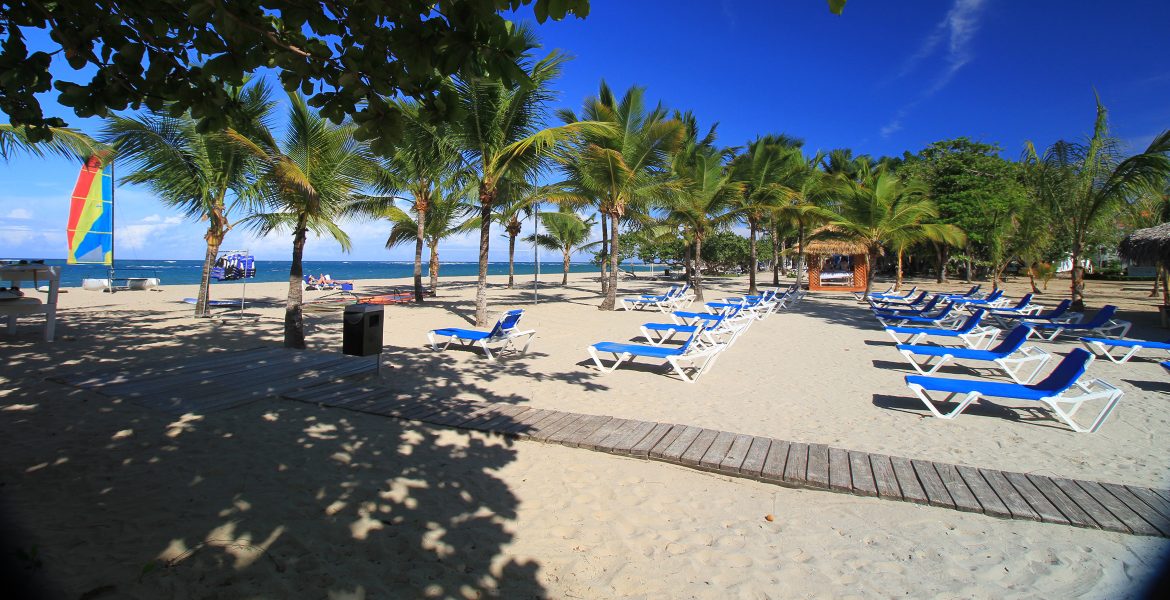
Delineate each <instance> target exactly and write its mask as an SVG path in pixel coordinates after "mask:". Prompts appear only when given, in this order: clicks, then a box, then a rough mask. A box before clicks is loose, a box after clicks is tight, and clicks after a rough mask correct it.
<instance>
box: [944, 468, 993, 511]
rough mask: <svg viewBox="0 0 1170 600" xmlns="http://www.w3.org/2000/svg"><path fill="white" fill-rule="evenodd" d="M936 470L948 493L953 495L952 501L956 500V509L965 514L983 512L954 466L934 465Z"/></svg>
mask: <svg viewBox="0 0 1170 600" xmlns="http://www.w3.org/2000/svg"><path fill="white" fill-rule="evenodd" d="M934 469H935V472H937V473H938V477H939V479H941V480H942V482H943V485H945V486H946V488H947V493H948V494H950V495H951V500H954V502H955V508H956V509H958V510H961V511H963V512H983V507H982V506H980V505H979V500H978V499H977V498H976V497H975V494H974V493H972V492H971V488H969V487H967V484H966V483H964V482H963V478H962V477H961V476H960V475H959V470H958V469H956V468H955V466H954V465H948V464H945V463H934Z"/></svg>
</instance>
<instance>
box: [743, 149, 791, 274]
mask: <svg viewBox="0 0 1170 600" xmlns="http://www.w3.org/2000/svg"><path fill="white" fill-rule="evenodd" d="M798 144H799V142H798ZM804 164H805V162H804V157H803V156H801V154H800V148H799V145H797V146H796V147H795V148H794V147H792V146H786V145H783V144H781V143H780V138H779V137H778V136H774V135H769V136H764V137H759V138H756V139H755V140H754V141H753V142H751V143H749V144H748V146H747V151H746V152H744V153H743V154H740V155H738V156H736V157H735V158H734V159H732V161H731V165H730V168H731V176H732V179H733V180H735V181H736V182H738V183H739V184H740V186H741V189H742V193H741V194H740V195H739V196H738V197H737V198H735V211H736V213H737V214H738V215H739V216H740V218H741V219H742V220H743V221H745V222H746V223H747V225H748V243H749V244H750V256H751V259H750V263H751V272H750V273H749V274H748V293H749V294H756V293H758V290H757V289H756V272H757V271H758V270H759V267H758V265H759V252H758V250H757V249H756V236H757V235H758V234H759V232H760V229H761V227H763V226H764V225H765V224H766V223H767V222H769V220H770V219H769V218H770V217H772V216H773V215H774V214H775V213H776V212H777V211H778V210H779V209H780V208H781V207H782V206H783V205H785V204H787V203H788V202H789V201H790V200H791V199H792V198H794V197H796V195H797V192H796V191H795V190H793V189H792V188H791V187H789V186H788V183H790V181H791V179H792V172H793V171H794V170H797V171H803V167H804ZM776 254H778V252H776V248H775V247H773V255H776ZM775 258H776V256H773V259H775Z"/></svg>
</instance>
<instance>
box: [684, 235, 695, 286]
mask: <svg viewBox="0 0 1170 600" xmlns="http://www.w3.org/2000/svg"><path fill="white" fill-rule="evenodd" d="M694 250H695V247H694V244H687V245H685V246H683V279H685V280H686V282H687V283H688V284H690V285H691V287H695V267H694V264H693V263H692V261H691V254H693V253H694Z"/></svg>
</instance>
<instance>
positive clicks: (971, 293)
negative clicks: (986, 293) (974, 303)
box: [963, 284, 983, 296]
mask: <svg viewBox="0 0 1170 600" xmlns="http://www.w3.org/2000/svg"><path fill="white" fill-rule="evenodd" d="M981 287H983V285H982V284H977V285H973V286H971V289H969V290H967V293H966V294H963V295H964V296H974V295H975V294H978V293H979V288H981Z"/></svg>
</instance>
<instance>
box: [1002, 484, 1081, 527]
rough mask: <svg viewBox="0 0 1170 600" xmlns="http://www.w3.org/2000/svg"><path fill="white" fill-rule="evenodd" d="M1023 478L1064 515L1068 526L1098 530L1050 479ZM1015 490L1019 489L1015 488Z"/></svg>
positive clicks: (1078, 506)
mask: <svg viewBox="0 0 1170 600" xmlns="http://www.w3.org/2000/svg"><path fill="white" fill-rule="evenodd" d="M1012 475H1014V474H1008V479H1011V476H1012ZM1025 477H1026V478H1027V480H1028V482H1029V483H1031V484H1032V485H1033V486H1035V488H1036V490H1037V491H1038V492H1039V493H1040V494H1041V496H1042V497H1043V498H1044V499H1045V500H1047V501H1048V502H1051V503H1052V505H1053V506H1055V507H1056V508H1057V510H1059V511H1060V513H1061V514H1062V515H1064V517H1065V518H1066V519H1067V520H1068V521H1067V522H1068V523H1069V524H1070V525H1076V526H1077V527H1088V528H1090V529H1099V528H1100V526H1099V525H1097V522H1096V521H1094V520H1093V517H1090V516H1089V513H1086V512H1085V511H1084V509H1082V508H1081V507H1080V505H1078V504H1077V503H1076V502H1073V500H1072V499H1071V498H1069V497H1068V495H1067V494H1065V493H1064V492H1063V491H1061V489H1060V487H1059V486H1057V485H1056V482H1054V481H1053V480H1052V479H1049V478H1048V477H1044V476H1043V475H1026V476H1025ZM1016 489H1020V488H1019V487H1017V488H1016ZM1033 508H1035V505H1033ZM1041 514H1043V513H1041Z"/></svg>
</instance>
